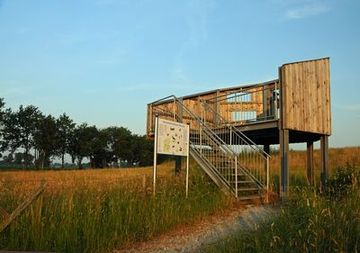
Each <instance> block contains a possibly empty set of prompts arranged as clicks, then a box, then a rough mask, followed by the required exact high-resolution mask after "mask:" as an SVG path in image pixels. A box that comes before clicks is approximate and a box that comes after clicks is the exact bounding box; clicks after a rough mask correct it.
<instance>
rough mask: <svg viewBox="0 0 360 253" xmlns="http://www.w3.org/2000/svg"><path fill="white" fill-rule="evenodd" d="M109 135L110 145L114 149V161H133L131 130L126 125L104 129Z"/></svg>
mask: <svg viewBox="0 0 360 253" xmlns="http://www.w3.org/2000/svg"><path fill="white" fill-rule="evenodd" d="M104 131H105V132H106V133H107V135H108V137H109V138H108V145H109V147H110V149H111V150H112V154H113V159H114V161H116V162H117V161H118V160H120V161H121V160H123V161H124V160H126V161H128V162H131V161H130V160H131V156H132V151H131V148H130V147H131V137H132V135H131V132H130V130H128V129H127V128H124V127H108V128H106V129H104Z"/></svg>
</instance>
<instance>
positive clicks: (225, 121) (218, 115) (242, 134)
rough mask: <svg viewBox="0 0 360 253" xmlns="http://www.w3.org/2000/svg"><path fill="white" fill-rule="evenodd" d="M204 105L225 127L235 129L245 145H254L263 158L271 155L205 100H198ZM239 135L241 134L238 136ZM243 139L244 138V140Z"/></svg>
mask: <svg viewBox="0 0 360 253" xmlns="http://www.w3.org/2000/svg"><path fill="white" fill-rule="evenodd" d="M200 101H201V102H202V103H203V104H204V105H206V106H207V108H210V110H211V111H212V112H213V113H214V114H216V116H217V117H218V118H219V119H221V120H222V121H223V125H224V126H226V127H229V128H231V129H232V130H234V131H235V134H236V135H237V136H238V137H239V138H240V139H242V140H243V141H245V142H246V144H247V145H249V146H251V148H253V149H254V150H255V148H254V146H255V147H256V151H259V152H260V153H261V154H262V155H263V157H264V158H266V157H271V156H270V154H268V153H266V152H265V151H264V150H263V149H261V148H260V147H259V146H258V145H257V144H256V143H255V142H254V141H252V140H251V139H250V138H249V137H247V136H246V135H245V134H244V133H243V132H242V131H240V130H239V129H237V128H236V127H234V126H233V125H232V124H231V123H230V122H228V121H227V120H226V119H225V118H224V117H223V116H221V115H220V114H219V113H218V112H216V111H215V110H214V109H213V108H211V106H209V105H208V104H207V103H206V102H204V100H200ZM240 135H241V136H240ZM244 139H245V140H244Z"/></svg>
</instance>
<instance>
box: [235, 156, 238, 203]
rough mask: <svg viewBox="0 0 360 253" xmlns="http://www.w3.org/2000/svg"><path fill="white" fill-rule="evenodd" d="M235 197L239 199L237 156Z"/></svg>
mask: <svg viewBox="0 0 360 253" xmlns="http://www.w3.org/2000/svg"><path fill="white" fill-rule="evenodd" d="M235 196H236V198H238V170H237V156H235Z"/></svg>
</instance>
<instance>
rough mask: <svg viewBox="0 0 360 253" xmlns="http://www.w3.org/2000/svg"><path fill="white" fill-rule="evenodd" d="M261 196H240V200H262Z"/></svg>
mask: <svg viewBox="0 0 360 253" xmlns="http://www.w3.org/2000/svg"><path fill="white" fill-rule="evenodd" d="M260 198H261V195H260V194H256V195H247V196H238V199H239V200H249V199H260Z"/></svg>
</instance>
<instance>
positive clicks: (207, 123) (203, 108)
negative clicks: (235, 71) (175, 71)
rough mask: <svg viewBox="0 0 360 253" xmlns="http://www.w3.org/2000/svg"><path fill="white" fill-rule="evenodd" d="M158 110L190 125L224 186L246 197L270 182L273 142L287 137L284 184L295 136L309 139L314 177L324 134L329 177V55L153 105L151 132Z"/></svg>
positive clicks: (196, 147) (195, 150)
mask: <svg viewBox="0 0 360 253" xmlns="http://www.w3.org/2000/svg"><path fill="white" fill-rule="evenodd" d="M155 117H160V118H164V119H168V120H173V121H177V122H183V123H187V124H189V125H190V155H191V156H192V157H193V158H194V159H195V160H196V161H197V163H198V164H199V165H200V166H201V167H202V168H203V169H204V171H205V172H206V173H207V174H208V175H209V176H210V177H211V178H212V180H214V182H215V183H216V184H217V185H218V186H219V187H221V188H223V189H225V190H227V191H229V192H231V193H233V194H234V195H235V196H236V197H238V198H251V197H253V196H258V195H261V193H263V192H264V191H266V190H268V188H269V159H271V157H270V155H269V151H270V145H274V144H279V146H280V156H281V174H280V186H281V187H280V189H281V191H280V192H281V194H282V195H284V194H286V193H287V192H288V189H289V166H288V164H289V163H288V152H289V143H307V178H308V181H309V183H310V184H313V183H314V166H313V143H314V142H316V141H319V140H320V147H321V152H320V153H321V172H322V178H325V179H326V178H327V174H328V137H329V136H330V135H331V109H330V68H329V58H322V59H314V60H307V61H301V62H293V63H287V64H284V65H282V66H281V67H279V77H278V79H275V80H271V81H268V82H264V83H258V84H253V85H246V86H236V87H231V88H223V89H217V90H212V91H207V92H203V93H198V94H192V95H188V96H184V97H179V98H177V97H175V96H169V97H166V98H163V99H160V100H158V101H155V102H153V103H150V104H148V108H147V135H148V136H149V137H152V136H153V133H154V122H155Z"/></svg>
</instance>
